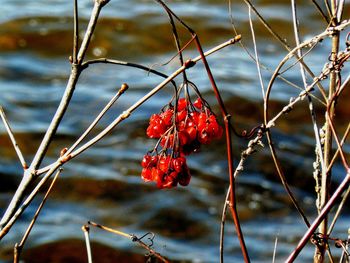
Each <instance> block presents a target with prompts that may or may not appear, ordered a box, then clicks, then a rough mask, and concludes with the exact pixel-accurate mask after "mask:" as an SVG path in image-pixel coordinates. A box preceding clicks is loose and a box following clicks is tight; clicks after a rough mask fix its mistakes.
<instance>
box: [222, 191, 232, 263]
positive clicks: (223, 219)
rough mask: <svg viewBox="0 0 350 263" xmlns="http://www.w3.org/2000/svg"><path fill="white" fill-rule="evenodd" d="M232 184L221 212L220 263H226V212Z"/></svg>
mask: <svg viewBox="0 0 350 263" xmlns="http://www.w3.org/2000/svg"><path fill="white" fill-rule="evenodd" d="M230 192H231V186H229V187H228V189H227V193H226V197H225V201H224V207H223V209H222V214H221V223H220V263H224V237H225V222H226V213H227V208H228V205H229V202H230V201H229V200H230Z"/></svg>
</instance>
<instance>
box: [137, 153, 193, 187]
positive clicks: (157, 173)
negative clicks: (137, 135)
mask: <svg viewBox="0 0 350 263" xmlns="http://www.w3.org/2000/svg"><path fill="white" fill-rule="evenodd" d="M141 166H142V167H143V169H142V173H141V177H142V179H143V180H144V181H145V182H150V181H153V182H156V183H157V186H158V188H172V187H175V186H177V184H178V183H179V184H180V185H182V186H186V185H188V184H189V183H190V180H191V174H190V171H189V169H188V167H187V164H186V158H185V157H181V156H180V157H177V158H172V157H171V156H170V155H164V156H158V155H156V156H150V155H145V156H144V157H143V159H142V162H141Z"/></svg>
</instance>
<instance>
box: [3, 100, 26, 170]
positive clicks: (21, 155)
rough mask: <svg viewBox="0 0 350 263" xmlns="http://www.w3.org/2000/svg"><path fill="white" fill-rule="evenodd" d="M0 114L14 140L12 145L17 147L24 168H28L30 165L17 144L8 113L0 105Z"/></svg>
mask: <svg viewBox="0 0 350 263" xmlns="http://www.w3.org/2000/svg"><path fill="white" fill-rule="evenodd" d="M0 116H1V119H2V121H3V122H4V125H5V128H6V131H7V133H8V135H9V137H10V139H11V142H12V145H13V148H14V149H15V151H16V153H17V156H18V158H19V161H20V162H21V164H22V167H23V169H24V170H25V169H27V168H28V165H27V163H26V161H25V160H24V157H23V154H22V152H21V149H20V148H19V146H18V144H17V141H16V139H15V136H14V134H13V132H12V130H11V127H10V124H9V123H8V121H7V118H6V115H5V112H4V109H3V108H2V107H1V106H0Z"/></svg>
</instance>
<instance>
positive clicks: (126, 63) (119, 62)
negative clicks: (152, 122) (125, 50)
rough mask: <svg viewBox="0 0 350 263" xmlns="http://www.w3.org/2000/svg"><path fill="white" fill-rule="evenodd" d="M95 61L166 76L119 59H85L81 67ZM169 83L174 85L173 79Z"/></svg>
mask: <svg viewBox="0 0 350 263" xmlns="http://www.w3.org/2000/svg"><path fill="white" fill-rule="evenodd" d="M96 63H106V64H115V65H120V66H126V67H133V68H138V69H142V70H144V71H147V72H149V73H153V74H155V75H158V76H161V77H163V78H167V77H168V76H167V75H165V74H163V73H162V72H159V71H157V70H154V69H152V68H149V67H146V66H143V65H141V64H137V63H131V62H125V61H120V60H115V59H108V58H98V59H93V60H87V61H85V62H84V63H82V65H81V66H82V68H86V67H88V66H89V65H92V64H96ZM171 83H172V84H173V85H174V86H176V84H175V82H174V81H171Z"/></svg>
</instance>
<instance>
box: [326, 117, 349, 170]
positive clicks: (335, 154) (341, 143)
mask: <svg viewBox="0 0 350 263" xmlns="http://www.w3.org/2000/svg"><path fill="white" fill-rule="evenodd" d="M349 132H350V122H349V123H348V127H347V128H346V131H345V133H344V135H343V138H342V139H341V141H340V145H341V146H342V145H343V144H344V142H345V141H346V138H347V137H348V135H349ZM339 152H340V148H337V151H336V152H335V153H334V155H333V158H332V160H331V161H330V163H329V165H328V168H327V170H330V169H331V168H332V167H333V165H334V162H335V160H336V159H337V157H338V155H339Z"/></svg>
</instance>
